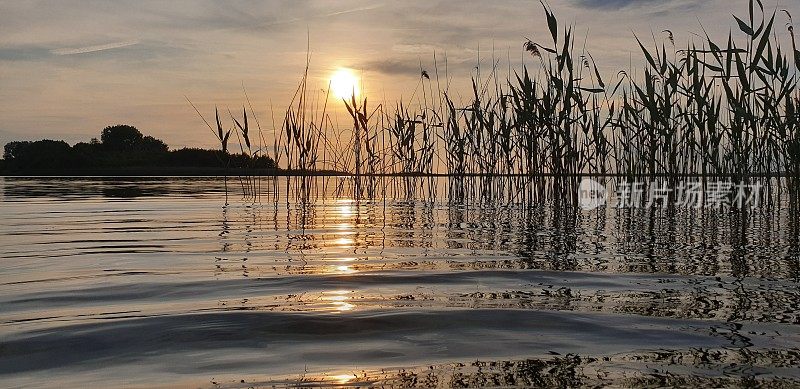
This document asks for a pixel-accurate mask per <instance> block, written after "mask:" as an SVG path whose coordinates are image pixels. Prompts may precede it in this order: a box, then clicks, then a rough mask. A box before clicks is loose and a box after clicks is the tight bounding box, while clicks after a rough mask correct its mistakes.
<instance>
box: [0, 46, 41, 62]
mask: <svg viewBox="0 0 800 389" xmlns="http://www.w3.org/2000/svg"><path fill="white" fill-rule="evenodd" d="M51 55H52V54H51V53H50V50H48V49H47V48H45V47H41V46H34V45H25V46H15V47H0V61H38V60H41V59H44V58H47V57H50V56H51Z"/></svg>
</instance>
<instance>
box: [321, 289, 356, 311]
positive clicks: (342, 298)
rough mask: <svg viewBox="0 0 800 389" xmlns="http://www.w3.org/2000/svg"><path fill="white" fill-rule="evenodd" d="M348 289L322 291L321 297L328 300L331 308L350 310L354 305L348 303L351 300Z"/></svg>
mask: <svg viewBox="0 0 800 389" xmlns="http://www.w3.org/2000/svg"><path fill="white" fill-rule="evenodd" d="M350 293H351V292H350V291H347V290H333V291H330V292H323V293H322V299H323V300H324V301H328V302H330V304H331V306H332V308H333V310H334V311H336V312H346V311H351V310H353V308H355V307H356V306H355V305H353V304H351V303H349V302H348V301H350V300H351V296H350Z"/></svg>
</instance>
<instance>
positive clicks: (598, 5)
mask: <svg viewBox="0 0 800 389" xmlns="http://www.w3.org/2000/svg"><path fill="white" fill-rule="evenodd" d="M667 2H668V1H667ZM576 3H577V4H578V6H580V7H583V8H594V9H606V10H617V9H622V8H627V7H631V6H642V5H647V4H654V3H655V4H658V3H664V1H663V0H578V1H576Z"/></svg>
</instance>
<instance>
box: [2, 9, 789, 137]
mask: <svg viewBox="0 0 800 389" xmlns="http://www.w3.org/2000/svg"><path fill="white" fill-rule="evenodd" d="M764 3H765V6H767V7H771V8H773V9H774V7H775V6H776V3H775V2H774V1H770V0H765V1H764ZM550 5H551V6H552V8H553V9H554V11H555V12H556V15H557V17H558V19H559V22H560V26H561V27H563V26H565V25H566V24H569V23H574V24H575V26H576V32H577V34H578V39H577V40H578V41H579V42H582V41H583V38H584V37H585V36H586V35H587V32H588V34H589V38H588V41H587V48H588V49H589V51H590V52H591V53H592V54H593V56H594V58H595V59H596V60H597V62H598V65H599V66H600V68H601V71H602V72H603V74H604V76H605V77H607V78H612V77H614V76H615V75H616V74H617V72H618V71H619V70H622V69H626V68H627V66H628V63H629V60H630V58H631V55H632V57H633V59H634V61H639V59H640V58H641V55H640V53H639V51H638V47H637V45H636V41H635V40H634V37H633V33H634V32H635V33H636V34H637V35H639V36H640V37H642V38H643V39H644V38H646V39H644V40H646V41H649V42H652V35H651V32H652V33H653V34H655V35H656V39H657V40H659V41H660V40H661V39H663V35H662V34H661V31H662V30H664V29H670V30H672V31H673V32H674V34H675V40H676V42H677V43H678V44H679V45H680V44H681V43H685V42H687V41H688V40H689V39H692V37H693V36H692V35H691V34H692V33H696V34H701V33H702V29H701V27H700V26H701V23H702V26H704V27H705V29H706V30H707V31H708V32H709V33H710V34H711V35H712V36H714V37H715V38H716V39H717V40H720V41H722V40H724V39H725V38H726V36H727V31H728V30H729V29H730V28H735V25H734V24H733V19H732V18H731V13H737V14H739V15H745V14H746V12H747V10H746V8H747V3H746V1H744V0H551V1H550ZM778 8H779V9H780V8H787V9H789V10H790V11H791V12H793V13H795V14H800V6H798V3H797V1H796V0H781V2H780V3H778ZM779 22H780V26H783V25H784V24H785V22H786V20H785V17H782V15H781V16H779ZM776 25H778V23H777V22H776ZM781 28H782V27H781ZM546 31H547V28H546V24H545V17H544V14H543V11H542V6H541V5H540V4H539V2H538V1H532V0H525V1H517V0H514V1H495V2H489V1H478V0H463V1H435V0H424V1H416V0H415V1H354V0H346V1H323V0H308V1H225V2H223V1H214V0H197V1H188V0H174V1H141V0H137V1H70V0H59V1H55V0H54V1H25V0H13V1H0V143H3V144H5V143H6V142H8V141H11V140H33V139H41V138H50V139H64V140H67V141H68V142H70V143H74V142H77V141H86V140H88V139H89V138H92V137H97V136H98V135H99V133H100V130H101V129H102V128H103V127H105V126H106V125H110V124H117V123H125V124H132V125H135V126H137V127H139V128H140V129H141V130H142V131H143V132H144V133H145V134H150V135H153V136H155V137H157V138H161V139H163V140H165V141H166V142H167V143H168V144H169V145H170V146H171V147H173V148H179V147H184V146H195V147H196V146H203V147H207V146H212V145H214V143H215V140H214V138H213V137H212V136H211V134H210V133H209V132H208V129H207V128H205V127H204V124H203V123H202V121H201V120H200V119H199V118H198V117H197V114H196V113H195V112H194V110H193V109H192V108H191V106H189V104H188V103H187V102H186V100H185V98H184V96H188V97H189V98H190V99H191V100H192V101H193V102H194V103H195V104H196V105H197V106H198V108H200V109H201V111H203V113H204V114H207V115H209V116H213V110H214V105H215V104H216V105H218V106H219V107H220V108H221V109H225V108H230V109H231V110H234V111H239V110H241V106H242V104H243V103H244V102H245V99H244V95H243V93H242V86H243V85H244V86H245V87H246V88H247V92H248V94H249V96H250V98H251V100H252V102H253V104H254V105H255V106H256V112H257V114H258V116H259V119H260V120H261V122H262V123H269V124H268V125H267V126H266V127H270V128H271V119H270V102H271V104H272V106H273V107H274V110H275V112H276V116H277V118H278V119H280V117H281V116H282V111H283V110H284V109H285V107H286V104H287V103H288V102H289V100H290V98H291V96H292V93H293V91H294V89H295V88H296V86H297V83H298V81H299V80H300V77H301V76H302V72H303V68H304V66H305V60H306V47H307V41H308V40H310V51H311V69H310V75H311V83H312V86H313V87H314V88H315V89H316V90H319V89H320V88H325V87H326V86H327V85H328V80H329V79H330V77H331V75H332V74H334V73H335V72H336V71H337V69H339V68H343V67H345V68H351V69H353V71H354V73H355V74H357V75H358V76H363V83H364V88H365V91H364V93H365V94H366V95H367V96H368V97H369V98H370V99H371V100H372V101H376V102H380V101H383V100H384V99H386V100H387V101H388V102H393V101H395V100H396V99H397V98H399V97H401V96H406V97H407V96H409V95H410V94H411V93H412V92H413V91H414V89H415V87H416V85H417V83H418V82H419V78H420V77H419V74H420V72H419V69H420V64H421V66H422V67H423V68H424V69H426V70H428V71H429V72H431V73H432V72H433V70H432V69H433V65H432V63H433V54H434V52H436V54H437V57H438V58H439V59H442V58H444V56H445V54H446V57H447V63H448V70H449V76H450V77H452V78H453V83H454V85H455V88H456V89H457V88H458V86H459V85H465V84H466V83H467V82H468V81H469V79H470V76H471V74H473V71H474V68H475V66H477V64H478V58H479V53H480V58H481V62H480V63H481V66H482V67H484V68H485V69H487V70H488V69H489V68H490V67H491V57H492V52H494V55H495V57H496V58H498V59H502V60H503V61H504V62H503V63H502V65H501V66H503V67H504V70H503V71H504V72H505V69H506V68H507V65H508V64H507V62H506V60H507V59H509V58H510V60H511V65H512V66H518V65H519V64H520V62H521V61H522V60H523V59H524V60H525V61H528V62H529V63H532V61H531V59H530V58H531V57H530V56H529V55H526V54H525V53H524V52H523V50H522V43H523V42H524V41H525V38H526V37H529V38H531V39H533V40H534V41H539V42H542V43H547V42H549V34H548V33H547V32H546ZM779 31H785V29H781V30H779ZM695 39H697V38H695ZM439 66H440V72H443V61H440V65H439ZM442 77H444V75H443V74H442ZM337 103H338V102H337ZM338 105H339V106H340V105H341V104H340V103H338ZM340 112H341V111H340ZM341 118H342V120H341V122H342V123H346V121H345V120H344V117H343V116H342V117H341Z"/></svg>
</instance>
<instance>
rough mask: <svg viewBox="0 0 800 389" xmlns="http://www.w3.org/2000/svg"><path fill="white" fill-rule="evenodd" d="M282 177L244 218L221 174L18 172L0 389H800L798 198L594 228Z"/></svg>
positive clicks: (612, 213)
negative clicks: (364, 196) (600, 388)
mask: <svg viewBox="0 0 800 389" xmlns="http://www.w3.org/2000/svg"><path fill="white" fill-rule="evenodd" d="M279 180H280V182H279V185H277V189H278V193H277V194H278V195H277V196H275V193H273V192H274V191H275V189H276V187H274V186H272V184H271V183H270V182H268V181H265V182H264V183H262V185H263V186H262V188H261V192H262V197H261V198H260V199H252V198H242V196H241V194H240V190H238V188H237V186H238V185H240V183H239V182H238V181H236V180H232V181H229V182H228V187H229V190H230V192H231V193H230V194H229V195H228V204H227V205H226V194H225V191H224V183H223V181H222V180H219V179H212V178H159V179H130V178H129V179H111V178H70V179H55V178H5V179H4V180H3V181H2V183H1V186H2V189H3V197H2V203H0V209H2V212H1V214H2V219H0V230H2V236H3V238H2V242H0V257H2V259H0V260H1V261H2V266H0V385H1V386H9V387H17V386H19V387H22V386H24V387H29V386H34V387H45V386H53V385H54V383H55V382H58V383H61V385H65V386H94V387H108V386H122V385H125V386H127V387H154V386H190V387H232V388H237V387H251V386H272V385H277V386H292V385H317V384H325V385H331V386H336V385H343V386H369V385H383V386H389V387H407V386H418V387H431V386H439V387H464V386H528V385H539V386H541V385H546V386H551V385H561V386H563V385H573V386H574V385H621V386H626V385H627V386H638V385H645V384H648V385H709V386H747V385H751V384H759V383H761V384H765V385H774V386H782V385H783V386H795V385H800V369H798V367H797V366H798V363H800V331H798V324H800V316H799V315H800V314H799V313H798V307H800V291H798V278H799V277H800V264H799V263H798V261H800V250H799V249H798V247H799V243H798V235H799V233H798V228H799V227H798V226H799V223H798V217H797V213H796V212H793V211H792V209H794V208H793V206H791V205H790V204H789V200H788V199H787V198H786V197H788V196H786V195H784V196H782V197H781V198H780V199H778V200H777V202H776V204H775V205H774V206H772V207H764V208H761V209H755V210H751V211H748V212H740V211H730V210H714V209H707V210H694V209H626V210H618V209H611V208H601V209H599V210H596V211H591V212H587V211H581V210H580V209H577V208H574V207H567V206H563V205H559V206H556V205H554V204H555V203H554V202H549V201H541V202H537V203H528V204H526V205H525V206H521V205H519V204H517V205H514V204H513V203H512V205H508V204H504V203H501V202H496V203H491V202H489V203H487V202H481V201H475V202H473V203H470V202H462V203H457V202H452V201H447V200H446V199H442V198H441V197H442V196H422V197H420V198H414V197H409V196H391V195H388V196H387V197H386V198H383V197H382V196H379V198H378V199H377V200H362V201H354V200H352V198H351V197H350V198H348V196H344V195H342V193H341V192H340V193H337V189H341V188H340V187H337V186H338V184H337V183H336V182H335V181H336V180H335V179H329V181H331V182H329V183H328V184H325V185H321V184H319V185H315V187H314V188H313V190H312V191H311V192H309V193H312V194H313V195H308V196H305V197H302V198H299V197H296V196H293V195H291V194H292V193H293V191H294V190H293V188H296V187H295V186H293V184H289V185H287V182H286V181H285V180H286V179H283V178H282V179H279ZM436 185H438V184H436ZM287 188H288V189H287ZM443 192H446V190H445V191H443ZM287 193H289V195H288V196H287Z"/></svg>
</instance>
